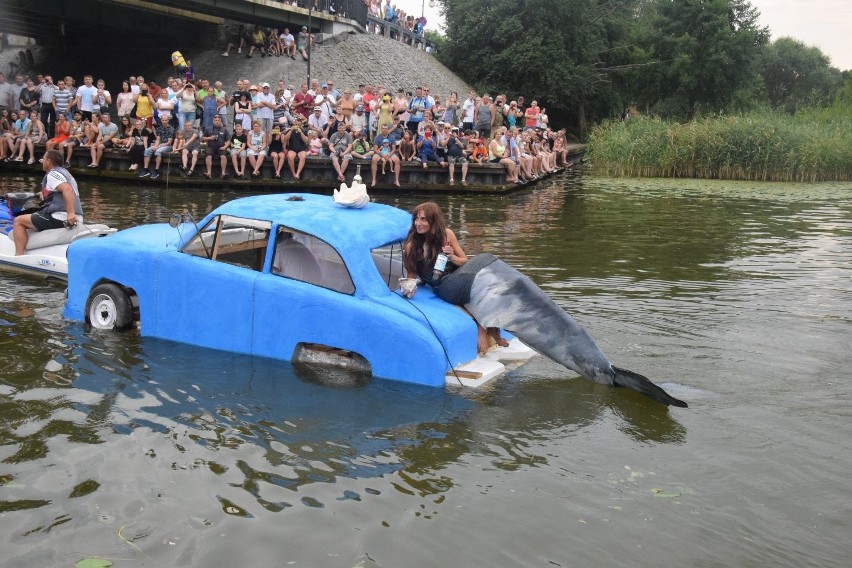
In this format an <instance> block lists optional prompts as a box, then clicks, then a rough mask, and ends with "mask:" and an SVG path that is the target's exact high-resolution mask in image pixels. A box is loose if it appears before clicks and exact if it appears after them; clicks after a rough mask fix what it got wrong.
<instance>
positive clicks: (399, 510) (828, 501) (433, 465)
mask: <svg viewBox="0 0 852 568" xmlns="http://www.w3.org/2000/svg"><path fill="white" fill-rule="evenodd" d="M551 181H552V182H553V183H550V182H548V183H547V184H542V185H541V186H540V187H537V188H535V189H532V190H529V191H524V192H521V193H518V194H515V195H511V196H508V197H502V198H492V197H483V196H452V197H449V196H440V197H435V199H436V200H437V201H438V203H439V204H440V205H441V206H442V207H443V208H444V209H445V211H447V215H448V218H449V224H450V226H452V227H453V228H455V229H458V231H457V232H458V233H459V234H460V235H461V237H462V241H463V244H464V246H465V248H466V249H467V250H468V251H469V252H471V253H475V252H479V251H491V252H496V253H497V254H499V255H500V256H501V257H503V258H504V259H505V260H506V261H507V262H509V263H510V264H513V265H516V266H518V267H521V268H523V269H525V270H526V271H527V272H528V273H529V274H530V275H531V276H532V277H533V278H534V279H536V280H537V281H538V282H539V283H540V284H541V285H542V286H543V287H544V288H545V289H546V290H547V291H548V293H549V294H550V295H551V296H552V297H554V298H555V300H556V301H557V303H559V304H560V305H562V306H563V307H565V308H566V309H567V310H568V311H570V312H571V313H572V314H574V315H575V316H576V317H577V318H578V320H580V321H581V322H582V323H583V325H584V326H585V327H586V328H587V329H588V331H589V332H590V333H591V334H592V335H593V336H594V337H595V339H596V340H597V341H598V342H599V344H600V345H601V347H602V348H603V349H604V351H605V352H607V354H608V355H610V357H611V358H612V359H613V360H614V361H615V362H616V364H619V365H620V366H624V367H626V368H631V369H635V370H636V371H638V372H642V373H643V374H646V375H647V376H649V377H650V378H652V379H653V380H655V381H656V382H659V383H662V384H664V385H665V386H666V388H672V387H673V392H675V393H678V394H682V393H686V394H685V396H683V398H685V399H688V400H689V401H690V403H691V408H690V409H689V410H688V411H685V412H672V411H670V410H668V409H666V408H663V407H660V406H659V405H656V404H654V403H652V402H651V401H649V400H647V399H645V398H644V397H641V396H640V395H638V394H635V393H632V392H628V391H624V390H615V389H610V388H607V387H601V386H597V385H594V384H591V383H589V382H588V381H585V380H583V379H578V378H573V377H572V376H569V374H568V373H567V372H566V371H565V370H564V369H562V368H561V367H559V366H557V365H555V364H552V363H550V362H549V361H547V360H545V359H543V358H536V359H534V360H533V361H531V362H530V363H528V364H527V365H524V366H522V367H519V368H517V369H515V370H513V371H511V372H510V373H509V376H508V377H506V378H505V379H501V380H499V381H497V382H495V383H494V384H492V385H491V386H490V387H488V388H485V389H482V390H478V391H469V390H466V389H457V388H453V387H450V388H447V389H445V390H436V389H424V388H418V387H414V386H411V385H402V384H397V383H391V382H387V381H381V380H375V379H372V380H367V381H364V380H362V379H360V378H357V377H354V378H353V377H348V376H341V375H329V374H326V373H324V372H323V371H317V370H316V369H308V370H307V371H306V370H305V369H299V368H294V367H292V366H290V365H287V364H283V363H280V362H274V361H268V360H261V359H254V358H249V357H242V356H236V355H231V354H227V353H220V352H214V351H208V350H203V349H197V348H192V347H188V346H183V345H177V344H173V343H168V342H162V341H158V340H153V339H147V338H140V337H139V336H138V335H137V334H134V333H126V334H111V333H107V334H104V333H97V332H93V331H91V330H87V329H85V328H83V327H82V326H79V325H77V324H72V323H68V322H64V321H62V319H61V312H62V303H63V301H64V294H63V290H62V288H61V287H57V286H55V285H45V283H44V282H42V281H40V280H34V279H28V278H25V277H19V276H8V275H6V274H3V275H2V276H0V330H2V332H0V347H2V349H3V357H2V358H0V526H2V528H3V529H4V531H3V533H4V535H5V537H4V538H5V540H4V541H3V544H4V552H7V557H6V558H7V560H6V562H7V563H9V564H10V565H11V564H14V563H16V561H18V562H17V563H18V564H21V565H24V564H26V565H40V566H58V565H70V564H73V561H69V552H68V551H72V550H73V551H75V553H77V552H81V553H83V554H98V555H101V556H108V557H111V558H115V559H127V558H131V557H132V558H133V559H134V561H139V564H140V565H148V564H150V565H167V566H171V565H187V566H190V565H191V566H202V565H223V564H228V565H231V564H238V563H246V559H247V558H249V557H251V558H252V561H254V563H255V564H258V565H276V564H283V563H285V562H287V563H290V562H298V564H299V565H306V566H311V565H335V566H336V565H345V566H351V565H357V564H358V563H362V564H375V565H382V566H398V565H426V564H428V563H429V562H432V563H444V564H449V565H457V564H472V565H495V566H500V565H522V564H523V565H527V564H530V565H531V564H542V565H543V564H546V563H548V562H551V563H554V564H561V565H571V563H572V562H573V563H574V564H577V563H578V562H579V563H580V564H583V565H586V564H588V565H612V566H619V565H620V566H628V565H635V564H641V565H657V564H664V563H669V564H677V565H693V564H695V563H696V562H699V563H700V562H704V563H708V564H713V565H755V563H759V562H760V561H759V560H757V559H759V558H763V559H765V558H773V559H778V560H779V561H780V564H783V565H789V566H793V565H806V564H808V563H812V562H813V561H812V558H813V557H818V558H820V559H821V560H824V562H823V564H842V560H841V559H845V558H847V557H848V553H847V552H848V551H847V550H846V549H848V546H846V545H845V544H843V543H845V541H844V540H843V536H844V535H845V534H846V533H848V532H849V522H848V519H849V515H848V511H847V510H846V509H844V508H843V506H838V503H839V501H838V500H837V498H836V496H837V495H843V494H845V493H844V492H845V491H846V485H845V484H846V483H847V479H848V475H846V473H847V472H848V470H849V468H850V467H852V464H850V462H849V455H850V454H849V452H846V453H844V452H838V451H837V448H838V447H845V445H846V440H847V439H848V437H849V436H848V433H849V425H848V422H849V421H848V415H849V411H848V406H849V405H848V392H847V391H848V388H847V386H846V383H845V382H844V381H843V380H841V379H842V374H843V369H846V368H848V365H849V355H848V351H849V350H848V343H849V341H848V337H849V331H850V330H849V327H850V325H852V312H850V310H849V305H852V277H850V268H849V267H850V266H852V265H851V264H850V261H852V247H850V244H852V201H850V198H849V193H848V189H845V188H841V187H835V186H833V185H831V184H821V185H819V186H809V185H796V186H789V185H781V184H779V185H772V184H754V186H753V187H752V186H751V185H741V184H740V185H737V184H729V183H725V184H713V183H706V184H703V185H702V184H696V183H694V182H686V181H684V180H674V181H670V180H602V179H599V178H590V177H588V176H582V175H578V176H562V177H561V178H556V179H553V180H551ZM557 182H558V183H557ZM29 183H30V181H27V180H22V179H17V180H16V179H12V178H0V188H3V187H4V186H5V187H6V188H7V189H14V190H20V189H21V184H29ZM15 184H18V185H17V186H16V185H15ZM83 193H84V200H85V201H86V202H87V203H91V208H92V211H93V212H96V214H97V215H98V216H99V219H98V220H100V221H103V222H106V223H108V224H111V225H115V226H118V227H128V226H131V225H135V224H138V223H142V222H148V221H152V220H156V221H159V220H165V219H167V217H168V214H169V213H171V212H172V211H174V210H178V211H182V210H184V209H186V210H189V211H191V212H192V213H193V215H194V216H195V217H196V218H200V217H201V216H203V215H204V214H205V213H206V212H207V211H208V210H209V209H211V208H212V207H215V206H216V205H218V203H220V202H221V201H224V200H226V199H229V198H231V197H234V196H235V195H236V194H220V193H200V192H191V191H183V190H177V191H176V190H173V189H170V190H167V191H166V190H162V189H157V188H153V187H133V188H122V187H117V186H109V185H100V186H99V185H93V184H90V183H86V184H85V185H84V187H83ZM424 199H426V198H425V197H417V196H381V197H379V200H380V201H383V202H385V203H391V204H394V205H397V206H400V207H402V208H405V209H408V210H410V209H411V208H412V207H413V205H415V204H416V203H418V202H420V201H423V200H424ZM94 214H95V213H93V215H94ZM839 377H840V378H839ZM670 382H674V383H676V384H675V385H672V386H671V387H670V385H669V384H668V383H670ZM693 401H694V402H695V404H692V403H693ZM628 466H630V467H629V468H628ZM681 489H683V490H681ZM654 490H658V492H656V493H654V492H653V491H654ZM675 493H678V494H680V496H679V497H677V498H675V497H670V496H667V495H672V494H675ZM840 501H842V499H841V500H840ZM685 518H689V519H690V520H689V522H686V523H685V522H683V521H684V519H685ZM249 519H251V520H249ZM435 519H438V520H442V521H444V522H432V521H433V520H435ZM495 519H496V521H495ZM505 519H511V522H512V523H514V525H513V526H518V527H522V528H521V529H519V534H521V536H522V538H518V539H512V540H511V541H506V540H505V531H499V530H495V529H494V526H495V522H496V523H497V524H499V526H500V527H503V526H506V525H505V523H506V522H508V521H506V520H505ZM637 519H640V520H642V521H643V522H642V523H640V524H641V526H642V527H646V528H644V529H642V534H641V535H640V536H641V538H642V542H643V547H642V548H641V549H640V548H638V547H637V546H636V542H637V535H638V534H639V533H637V532H636V531H637V524H636V520H637ZM744 519H745V520H744ZM820 519H822V520H820ZM826 519H829V520H830V522H828V523H826ZM281 521H285V522H281ZM412 522H416V523H417V524H416V525H414V524H412ZM814 527H816V528H814ZM601 529H604V530H601ZM646 529H647V530H646ZM524 531H527V533H524ZM743 531H748V535H749V539H747V540H745V541H744V540H743V538H742V535H743V534H746V533H745V532H743ZM817 533H819V534H817ZM822 533H825V534H822ZM412 535H414V536H412ZM48 536H49V538H46V537H48ZM438 542H439V543H442V544H441V546H436V545H435V543H438ZM696 542H700V543H703V544H702V546H700V547H699V548H698V549H696V548H695V546H684V543H696ZM78 543H85V544H84V545H80V544H78ZM471 543H476V545H477V546H475V547H472V546H471ZM645 544H647V546H645ZM720 545H721V546H720ZM81 549H82V550H81ZM474 549H475V552H472V551H473V550H474ZM696 550H700V552H696ZM143 551H144V552H143ZM333 554H340V556H341V558H342V560H341V558H338V557H335V556H333ZM249 555H250V556H249ZM76 558H77V557H76V556H75V557H74V559H76ZM698 558H701V560H697V559H698ZM329 559H331V560H329Z"/></svg>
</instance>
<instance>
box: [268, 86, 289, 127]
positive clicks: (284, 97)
mask: <svg viewBox="0 0 852 568" xmlns="http://www.w3.org/2000/svg"><path fill="white" fill-rule="evenodd" d="M292 98H293V93H292V92H291V91H290V90H289V89H288V88H287V85H286V84H285V83H284V81H278V88H277V89H276V90H275V108H273V109H272V117H273V119H274V120H273V122H280V121H281V118H284V119H285V120H286V121H287V124H286V125H285V126H284V128H285V129H287V128H288V127H289V126H290V125H291V124H293V122H294V120H293V115H292V114H290V101H291V100H292Z"/></svg>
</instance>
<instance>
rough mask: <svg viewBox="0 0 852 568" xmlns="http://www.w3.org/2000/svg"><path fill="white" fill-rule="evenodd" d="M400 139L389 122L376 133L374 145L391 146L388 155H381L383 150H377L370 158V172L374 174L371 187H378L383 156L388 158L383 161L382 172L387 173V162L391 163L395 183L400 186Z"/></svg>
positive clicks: (379, 146)
mask: <svg viewBox="0 0 852 568" xmlns="http://www.w3.org/2000/svg"><path fill="white" fill-rule="evenodd" d="M398 141H399V137H398V134H397V131H394V132H391V131H390V128H389V127H388V125H387V124H383V125H382V127H381V128H380V129H379V133H378V134H376V137H375V138H374V139H373V145H374V146H375V147H376V148H377V149H378V148H382V147H384V146H385V143H387V146H388V148H389V152H388V153H387V155H386V156H382V155H381V151H380V150H377V151H376V153H375V154H373V157H372V158H371V160H370V173H372V174H373V179H372V181H371V182H370V187H376V173H377V172H378V167H379V160H381V159H382V158H386V160H384V161H383V162H382V174H384V173H385V171H384V165H385V164H386V163H389V164H390V168H391V172H393V173H394V183H393V184H394V185H395V186H397V187H399V170H400V169H401V168H400V160H399V153H398V152H397V148H396V147H397V142H398Z"/></svg>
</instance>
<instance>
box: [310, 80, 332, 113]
mask: <svg viewBox="0 0 852 568" xmlns="http://www.w3.org/2000/svg"><path fill="white" fill-rule="evenodd" d="M314 105H316V106H319V107H320V108H322V115H323V116H324V117H325V119H326V120H328V119H329V118H331V116H332V115H333V114H334V113H335V111H336V110H337V100H336V99H335V98H334V96H333V95H332V94H331V93H329V92H328V83H323V84H322V87H321V88H320V92H319V94H318V95H317V96H316V99H315V100H314Z"/></svg>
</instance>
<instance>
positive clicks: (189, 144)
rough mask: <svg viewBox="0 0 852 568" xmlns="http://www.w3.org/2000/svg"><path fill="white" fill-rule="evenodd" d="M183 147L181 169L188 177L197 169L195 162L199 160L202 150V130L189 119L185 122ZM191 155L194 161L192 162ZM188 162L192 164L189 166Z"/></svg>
mask: <svg viewBox="0 0 852 568" xmlns="http://www.w3.org/2000/svg"><path fill="white" fill-rule="evenodd" d="M182 130H183V148H182V149H181V157H180V161H181V170H182V171H183V174H184V175H185V176H186V177H189V176H191V175H192V172H193V171H195V164H196V163H197V162H198V154H199V152H201V132H200V131H199V130H198V129H196V128H195V127H193V125H192V122H190V121H189V120H187V121H186V122H184V123H183V129H182ZM190 156H192V161H191V162H190V159H189V158H190ZM187 162H190V166H189V167H187V165H186V164H187Z"/></svg>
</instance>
